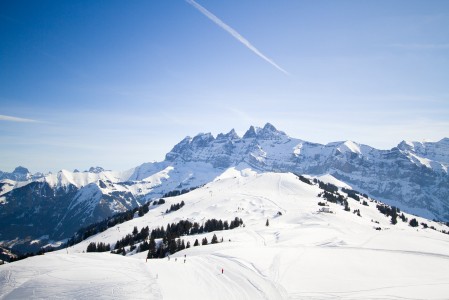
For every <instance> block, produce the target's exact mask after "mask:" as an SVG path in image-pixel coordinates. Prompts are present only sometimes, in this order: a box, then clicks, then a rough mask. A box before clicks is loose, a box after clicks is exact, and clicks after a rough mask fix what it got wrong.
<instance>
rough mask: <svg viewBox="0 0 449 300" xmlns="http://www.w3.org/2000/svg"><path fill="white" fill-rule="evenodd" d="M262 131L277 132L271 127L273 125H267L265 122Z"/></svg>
mask: <svg viewBox="0 0 449 300" xmlns="http://www.w3.org/2000/svg"><path fill="white" fill-rule="evenodd" d="M262 129H263V130H265V131H278V130H277V129H276V127H274V126H273V124H271V123H268V122H267V124H265V126H264V127H263V128H262Z"/></svg>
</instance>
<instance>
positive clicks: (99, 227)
mask: <svg viewBox="0 0 449 300" xmlns="http://www.w3.org/2000/svg"><path fill="white" fill-rule="evenodd" d="M149 206H150V202H147V203H145V204H144V205H142V206H140V207H136V208H134V209H130V210H127V211H125V212H122V213H118V214H115V215H113V216H111V217H109V218H107V219H105V220H103V221H101V222H97V223H93V224H91V225H89V226H86V227H83V228H81V229H79V230H78V231H77V233H75V235H74V236H72V237H71V238H70V239H69V241H68V242H67V243H66V244H65V245H63V246H62V248H63V247H70V246H73V245H75V244H77V243H79V242H81V241H83V240H85V239H87V238H89V237H90V236H92V235H95V234H98V233H100V232H103V231H105V230H107V229H108V228H111V227H114V226H115V225H117V224H121V223H123V222H126V221H129V220H132V219H133V218H134V215H135V214H136V213H138V215H139V216H143V215H144V214H146V213H147V212H148V211H149Z"/></svg>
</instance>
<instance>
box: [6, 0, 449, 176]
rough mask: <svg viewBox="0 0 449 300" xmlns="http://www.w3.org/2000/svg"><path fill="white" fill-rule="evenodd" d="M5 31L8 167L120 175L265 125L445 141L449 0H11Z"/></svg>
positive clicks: (318, 134)
mask: <svg viewBox="0 0 449 300" xmlns="http://www.w3.org/2000/svg"><path fill="white" fill-rule="evenodd" d="M200 7H201V8H203V10H202V9H201V8H200ZM205 10H207V12H209V13H210V14H213V15H214V16H215V18H218V19H219V20H221V22H222V23H219V22H218V21H217V22H214V21H213V20H212V19H211V17H210V15H209V16H208V15H207V13H206V12H205ZM226 26H229V27H226ZM229 28H231V29H232V30H234V31H233V34H231V33H232V32H230V29H229ZM236 34H237V36H236ZM0 37H1V39H0V157H1V160H0V170H3V171H12V170H13V169H14V167H15V166H17V165H23V166H26V167H28V168H29V169H30V170H31V171H33V172H36V171H42V172H46V171H49V170H50V171H57V170H59V169H69V170H72V169H74V168H78V169H80V170H84V169H87V168H89V166H92V165H100V166H103V167H104V168H106V169H115V170H124V169H128V168H131V167H134V166H137V165H139V164H141V163H143V162H148V161H155V160H156V161H160V160H162V159H163V158H164V155H165V153H166V152H168V151H169V150H170V149H171V148H172V146H173V145H174V144H176V143H177V142H178V141H180V140H181V139H182V138H184V137H185V136H187V135H190V136H193V135H195V134H197V133H199V132H212V133H213V134H217V133H220V132H228V131H229V130H231V129H232V128H235V129H236V131H237V132H238V133H239V134H243V133H244V132H245V131H246V130H247V128H248V127H249V126H250V125H256V126H263V125H264V124H265V123H266V122H271V123H272V124H274V125H275V126H276V127H277V128H278V129H281V130H283V131H285V132H286V133H287V134H289V135H290V136H293V137H296V138H301V139H304V140H308V141H312V142H319V143H328V142H332V141H339V140H353V141H356V142H359V143H363V144H369V145H371V146H374V147H377V148H381V149H389V148H391V147H394V146H395V145H397V144H398V143H399V142H400V141H401V140H403V139H406V140H417V141H423V140H430V141H437V140H439V139H441V138H443V137H448V136H449V80H448V78H449V2H448V1H413V0H406V1H399V0H398V1H331V0H329V1H324V0H319V1H312V0H310V1H300V0H292V1H287V0H286V1H265V0H264V1H247V0H227V1H218V0H214V1H212V0H198V1H196V2H194V1H190V2H187V1H182V0H179V1H137V0H136V1H127V2H123V1H62V0H61V1H20V0H19V1H1V2H0ZM242 39H245V40H242ZM245 41H246V42H247V44H245ZM248 43H249V44H250V46H248ZM284 71H285V72H284Z"/></svg>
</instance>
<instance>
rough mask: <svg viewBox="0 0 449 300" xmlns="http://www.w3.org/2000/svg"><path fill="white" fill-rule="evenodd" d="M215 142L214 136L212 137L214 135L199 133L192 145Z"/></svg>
mask: <svg viewBox="0 0 449 300" xmlns="http://www.w3.org/2000/svg"><path fill="white" fill-rule="evenodd" d="M213 140H215V138H214V136H213V135H212V133H210V132H208V133H199V134H197V135H196V136H195V137H194V138H193V139H192V143H193V144H196V143H198V142H201V143H203V142H211V141H213Z"/></svg>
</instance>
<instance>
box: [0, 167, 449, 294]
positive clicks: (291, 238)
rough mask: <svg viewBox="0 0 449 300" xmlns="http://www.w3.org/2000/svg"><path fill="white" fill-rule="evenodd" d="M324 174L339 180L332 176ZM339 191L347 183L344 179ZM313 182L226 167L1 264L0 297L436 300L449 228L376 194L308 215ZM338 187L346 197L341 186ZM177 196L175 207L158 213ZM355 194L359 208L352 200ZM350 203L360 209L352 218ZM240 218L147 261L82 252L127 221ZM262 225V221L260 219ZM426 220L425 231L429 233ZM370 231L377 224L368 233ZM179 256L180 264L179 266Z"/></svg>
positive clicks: (115, 235)
mask: <svg viewBox="0 0 449 300" xmlns="http://www.w3.org/2000/svg"><path fill="white" fill-rule="evenodd" d="M322 179H323V180H328V181H332V182H334V183H336V184H342V185H344V183H341V182H339V181H338V180H336V179H335V178H332V177H331V176H329V175H328V176H325V177H324V178H322ZM346 187H347V186H346ZM322 192H323V190H322V189H321V188H320V187H319V185H318V184H307V183H305V182H303V181H301V180H299V179H298V177H297V176H296V175H294V174H291V173H257V172H254V171H253V170H251V169H244V170H238V169H236V168H230V169H228V170H226V172H224V173H222V174H221V175H220V176H218V177H216V178H215V180H213V181H212V182H210V183H208V184H206V185H205V186H203V187H201V188H198V189H196V190H194V191H192V192H189V193H187V194H183V195H181V196H177V197H169V198H165V200H166V203H165V204H162V205H151V206H150V207H151V209H150V210H149V212H148V213H146V214H145V215H143V216H142V217H137V216H136V217H135V218H134V219H132V220H131V221H128V222H125V223H122V224H119V225H116V226H114V227H111V228H109V229H107V230H106V231H104V232H101V233H99V234H97V235H94V236H91V237H90V238H88V239H87V240H85V241H83V242H81V243H79V244H77V245H74V246H72V247H69V248H67V249H63V250H60V251H57V252H54V253H47V254H45V255H43V256H37V257H34V258H31V259H26V260H23V261H19V262H16V263H11V264H8V265H4V266H0V298H2V299H17V298H22V299H23V298H32V297H36V298H48V297H52V298H63V299H67V298H71V299H73V298H86V297H87V298H97V297H99V298H103V299H104V298H106V299H109V298H111V299H114V298H120V299H141V298H145V299H148V298H149V299H180V298H187V299H336V298H338V299H445V298H446V297H447V295H448V293H449V251H448V249H449V235H447V234H444V233H442V232H440V231H441V230H447V229H448V227H447V226H446V225H444V224H440V223H436V222H433V221H430V220H426V219H423V218H420V217H416V216H412V215H409V214H404V215H405V217H407V218H408V219H409V220H410V219H412V218H416V219H417V220H418V222H419V223H425V224H426V225H427V228H424V226H423V225H419V226H418V227H411V226H410V225H409V224H408V222H403V221H402V220H399V219H398V223H397V224H396V225H393V224H391V222H390V221H391V218H389V217H386V216H385V215H383V214H381V213H380V212H379V211H378V209H377V208H376V204H378V203H376V201H374V200H372V199H368V198H364V197H361V199H360V201H356V200H355V199H352V198H350V197H348V198H347V201H348V206H349V207H350V211H345V210H344V207H343V206H342V205H339V204H336V203H330V202H328V203H327V205H328V207H329V209H330V211H332V213H324V212H319V210H320V208H321V206H319V205H318V202H325V200H324V199H323V198H321V197H318V194H320V193H322ZM339 193H340V194H342V195H346V194H345V193H344V192H343V191H341V190H340V191H339ZM181 201H184V203H185V205H184V206H183V207H182V208H180V209H179V210H177V211H173V212H169V213H165V212H166V210H167V208H169V207H170V206H171V205H172V204H176V203H180V202H181ZM363 201H366V204H367V205H364V204H363ZM355 210H357V211H359V212H360V216H358V214H356V213H354V211H355ZM235 217H238V218H242V220H243V221H244V227H239V228H236V229H233V230H224V231H215V232H209V233H202V234H196V235H188V236H183V237H182V239H184V240H185V241H190V243H191V245H193V242H194V240H195V239H198V240H201V239H202V238H204V237H206V238H207V239H208V240H209V241H210V240H211V237H212V235H213V234H216V235H217V236H218V237H219V239H221V238H223V242H222V243H218V244H213V245H203V246H196V247H190V248H188V249H185V250H183V251H180V252H177V253H175V254H173V255H171V258H170V259H168V258H163V259H149V260H148V261H146V252H142V253H137V254H135V252H134V251H130V249H129V247H127V250H128V254H127V256H126V257H123V256H122V255H117V254H110V253H95V254H91V253H83V251H86V249H87V246H88V244H89V243H91V242H96V243H97V242H102V243H111V244H112V247H114V244H115V242H116V241H117V240H119V239H121V238H122V237H124V236H125V235H126V234H130V233H131V232H132V231H133V229H134V227H137V228H138V229H140V228H142V227H145V226H149V228H150V229H155V228H157V227H160V226H166V224H168V223H173V222H178V221H180V220H189V221H191V222H199V223H200V224H201V222H204V221H205V220H207V219H210V218H216V219H222V220H231V219H233V218H235ZM267 220H268V221H269V226H266V221H267ZM431 227H433V229H431ZM376 228H381V230H376ZM184 259H185V261H184Z"/></svg>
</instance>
